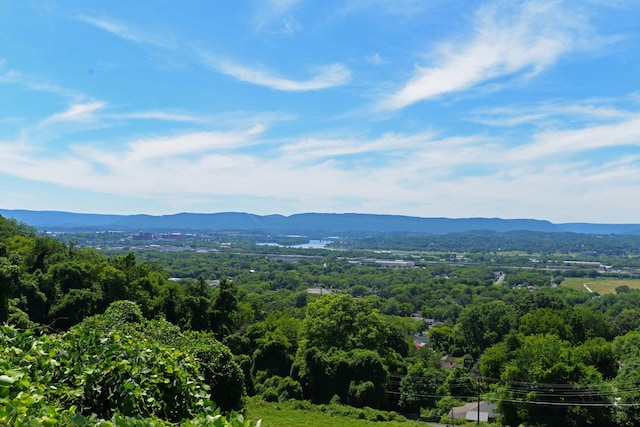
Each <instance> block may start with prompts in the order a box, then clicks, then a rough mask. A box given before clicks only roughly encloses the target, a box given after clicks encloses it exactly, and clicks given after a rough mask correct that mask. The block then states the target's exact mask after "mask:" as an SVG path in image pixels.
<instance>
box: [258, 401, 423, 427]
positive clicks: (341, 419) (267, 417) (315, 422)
mask: <svg viewBox="0 0 640 427" xmlns="http://www.w3.org/2000/svg"><path fill="white" fill-rule="evenodd" d="M298 406H300V405H298ZM339 412H340V408H339V407H337V406H333V405H317V406H316V405H311V404H306V405H304V407H303V408H298V409H296V403H295V402H284V403H273V402H264V401H262V400H259V399H256V398H252V399H249V402H247V418H248V419H250V420H252V421H254V422H255V421H257V420H259V419H260V420H262V423H261V427H317V426H329V425H330V426H332V427H425V426H430V425H434V424H429V423H425V422H418V421H409V420H407V421H370V420H367V419H358V418H357V417H354V416H345V415H341V414H340V413H339ZM363 416H364V410H363Z"/></svg>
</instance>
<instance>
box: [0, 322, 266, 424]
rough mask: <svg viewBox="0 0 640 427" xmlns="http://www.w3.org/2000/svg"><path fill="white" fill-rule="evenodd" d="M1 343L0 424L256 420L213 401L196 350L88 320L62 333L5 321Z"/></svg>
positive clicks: (241, 421) (230, 421)
mask: <svg viewBox="0 0 640 427" xmlns="http://www.w3.org/2000/svg"><path fill="white" fill-rule="evenodd" d="M0 345H1V350H0V425H28V426H31V425H33V426H55V425H61V426H67V425H76V426H107V427H108V426H116V425H117V426H143V427H144V426H170V425H173V424H172V423H175V422H180V423H181V424H182V425H185V426H194V427H195V426H210V425H212V426H224V427H227V426H230V427H248V426H250V425H251V423H250V422H249V421H246V420H244V418H243V416H242V415H240V414H237V413H233V412H232V413H230V414H229V415H228V416H222V415H221V414H220V409H219V408H215V405H214V404H213V402H211V401H209V400H208V394H207V393H206V389H207V387H206V385H205V384H204V383H203V381H202V377H200V376H199V372H198V368H199V364H198V363H197V361H196V360H195V358H194V357H193V356H192V355H190V354H189V353H187V352H184V351H181V350H177V349H173V348H169V347H166V346H163V345H161V344H159V343H158V342H157V341H153V340H141V339H140V337H139V336H131V335H121V334H118V333H115V332H107V333H104V332H103V331H98V330H93V329H90V328H87V327H86V325H78V326H77V327H74V328H73V329H72V330H71V331H69V332H67V333H65V334H61V335H36V334H35V333H34V332H32V331H26V332H19V331H18V330H16V329H15V328H13V327H9V326H0ZM105 420H106V421H105ZM258 425H259V423H258Z"/></svg>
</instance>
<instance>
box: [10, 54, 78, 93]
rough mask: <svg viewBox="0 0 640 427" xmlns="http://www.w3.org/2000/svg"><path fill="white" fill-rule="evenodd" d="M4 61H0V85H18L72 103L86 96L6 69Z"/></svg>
mask: <svg viewBox="0 0 640 427" xmlns="http://www.w3.org/2000/svg"><path fill="white" fill-rule="evenodd" d="M5 65H6V63H5V61H0V83H9V84H16V85H20V86H22V87H24V88H26V89H28V90H33V91H38V92H49V93H52V94H56V95H60V96H63V97H65V98H69V99H71V100H73V101H74V102H80V101H82V100H83V99H85V98H86V96H85V95H84V94H83V93H82V92H79V91H77V90H73V89H68V88H65V87H62V86H59V85H56V84H53V83H50V82H47V81H45V80H43V79H40V78H38V77H34V76H30V75H26V74H25V73H23V72H21V71H18V70H15V69H12V68H8V69H3V68H5Z"/></svg>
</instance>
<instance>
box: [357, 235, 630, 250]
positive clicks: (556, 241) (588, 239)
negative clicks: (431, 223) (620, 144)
mask: <svg viewBox="0 0 640 427" xmlns="http://www.w3.org/2000/svg"><path fill="white" fill-rule="evenodd" d="M349 246H350V247H351V248H353V249H375V248H377V249H387V250H413V251H433V252H467V253H488V252H509V251H520V252H527V253H532V254H533V253H536V254H559V253H561V254H579V253H584V254H592V255H597V254H601V255H608V256H630V255H640V236H636V235H624V234H603V235H598V234H579V233H545V232H534V231H509V232H504V233H498V232H494V231H474V232H465V233H452V234H445V235H422V234H420V235H418V234H416V235H409V234H406V235H398V234H387V235H379V236H374V237H364V238H360V239H356V240H353V241H349Z"/></svg>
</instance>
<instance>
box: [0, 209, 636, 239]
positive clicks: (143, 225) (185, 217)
mask: <svg viewBox="0 0 640 427" xmlns="http://www.w3.org/2000/svg"><path fill="white" fill-rule="evenodd" d="M0 215H2V216H3V217H5V218H13V219H15V220H17V221H19V222H23V223H25V224H27V225H30V226H32V227H34V228H36V229H38V230H47V231H109V230H111V231H185V232H186V231H249V232H261V233H273V234H275V233H279V234H282V233H289V234H293V233H298V234H301V233H322V234H326V235H328V234H333V233H349V232H354V233H356V232H365V233H420V234H447V233H458V232H465V231H477V230H490V231H497V232H508V231H517V230H526V231H539V232H574V233H586V234H639V233H640V224H590V223H564V224H554V223H552V222H550V221H546V220H538V219H501V218H422V217H412V216H403V215H375V214H356V213H343V214H337V213H301V214H295V215H290V216H284V215H254V214H250V213H240V212H220V213H178V214H173V215H158V216H154V215H102V214H86V213H71V212H58V211H30V210H8V209H0Z"/></svg>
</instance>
